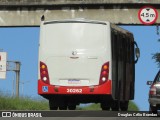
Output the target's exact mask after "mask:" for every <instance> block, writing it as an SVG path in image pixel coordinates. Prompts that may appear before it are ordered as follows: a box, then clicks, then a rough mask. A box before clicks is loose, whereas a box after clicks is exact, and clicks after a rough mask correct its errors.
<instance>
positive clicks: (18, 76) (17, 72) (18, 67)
mask: <svg viewBox="0 0 160 120" xmlns="http://www.w3.org/2000/svg"><path fill="white" fill-rule="evenodd" d="M15 64H16V69H15V73H16V97H19V81H20V65H21V63H20V62H18V61H15Z"/></svg>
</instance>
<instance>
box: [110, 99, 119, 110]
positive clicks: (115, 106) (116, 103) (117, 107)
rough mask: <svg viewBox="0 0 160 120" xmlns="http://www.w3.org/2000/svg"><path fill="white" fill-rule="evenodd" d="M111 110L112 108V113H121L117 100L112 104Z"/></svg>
mask: <svg viewBox="0 0 160 120" xmlns="http://www.w3.org/2000/svg"><path fill="white" fill-rule="evenodd" d="M111 108H112V111H119V102H118V101H117V100H114V101H113V102H112V106H111Z"/></svg>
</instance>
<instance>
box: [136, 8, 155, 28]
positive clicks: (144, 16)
mask: <svg viewBox="0 0 160 120" xmlns="http://www.w3.org/2000/svg"><path fill="white" fill-rule="evenodd" d="M138 18H139V20H140V22H141V23H142V24H146V25H151V24H154V23H155V22H156V20H157V18H158V12H157V10H156V9H155V8H153V7H152V6H144V7H142V8H141V9H140V10H139V12H138Z"/></svg>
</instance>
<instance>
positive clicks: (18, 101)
mask: <svg viewBox="0 0 160 120" xmlns="http://www.w3.org/2000/svg"><path fill="white" fill-rule="evenodd" d="M0 103H1V104H0V110H48V102H46V101H40V100H39V101H35V100H31V99H28V98H15V97H8V96H0Z"/></svg>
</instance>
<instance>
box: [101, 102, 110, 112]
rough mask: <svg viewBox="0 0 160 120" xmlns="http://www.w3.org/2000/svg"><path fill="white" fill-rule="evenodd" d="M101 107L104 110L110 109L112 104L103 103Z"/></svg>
mask: <svg viewBox="0 0 160 120" xmlns="http://www.w3.org/2000/svg"><path fill="white" fill-rule="evenodd" d="M101 108H102V110H110V105H107V104H104V103H101Z"/></svg>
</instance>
